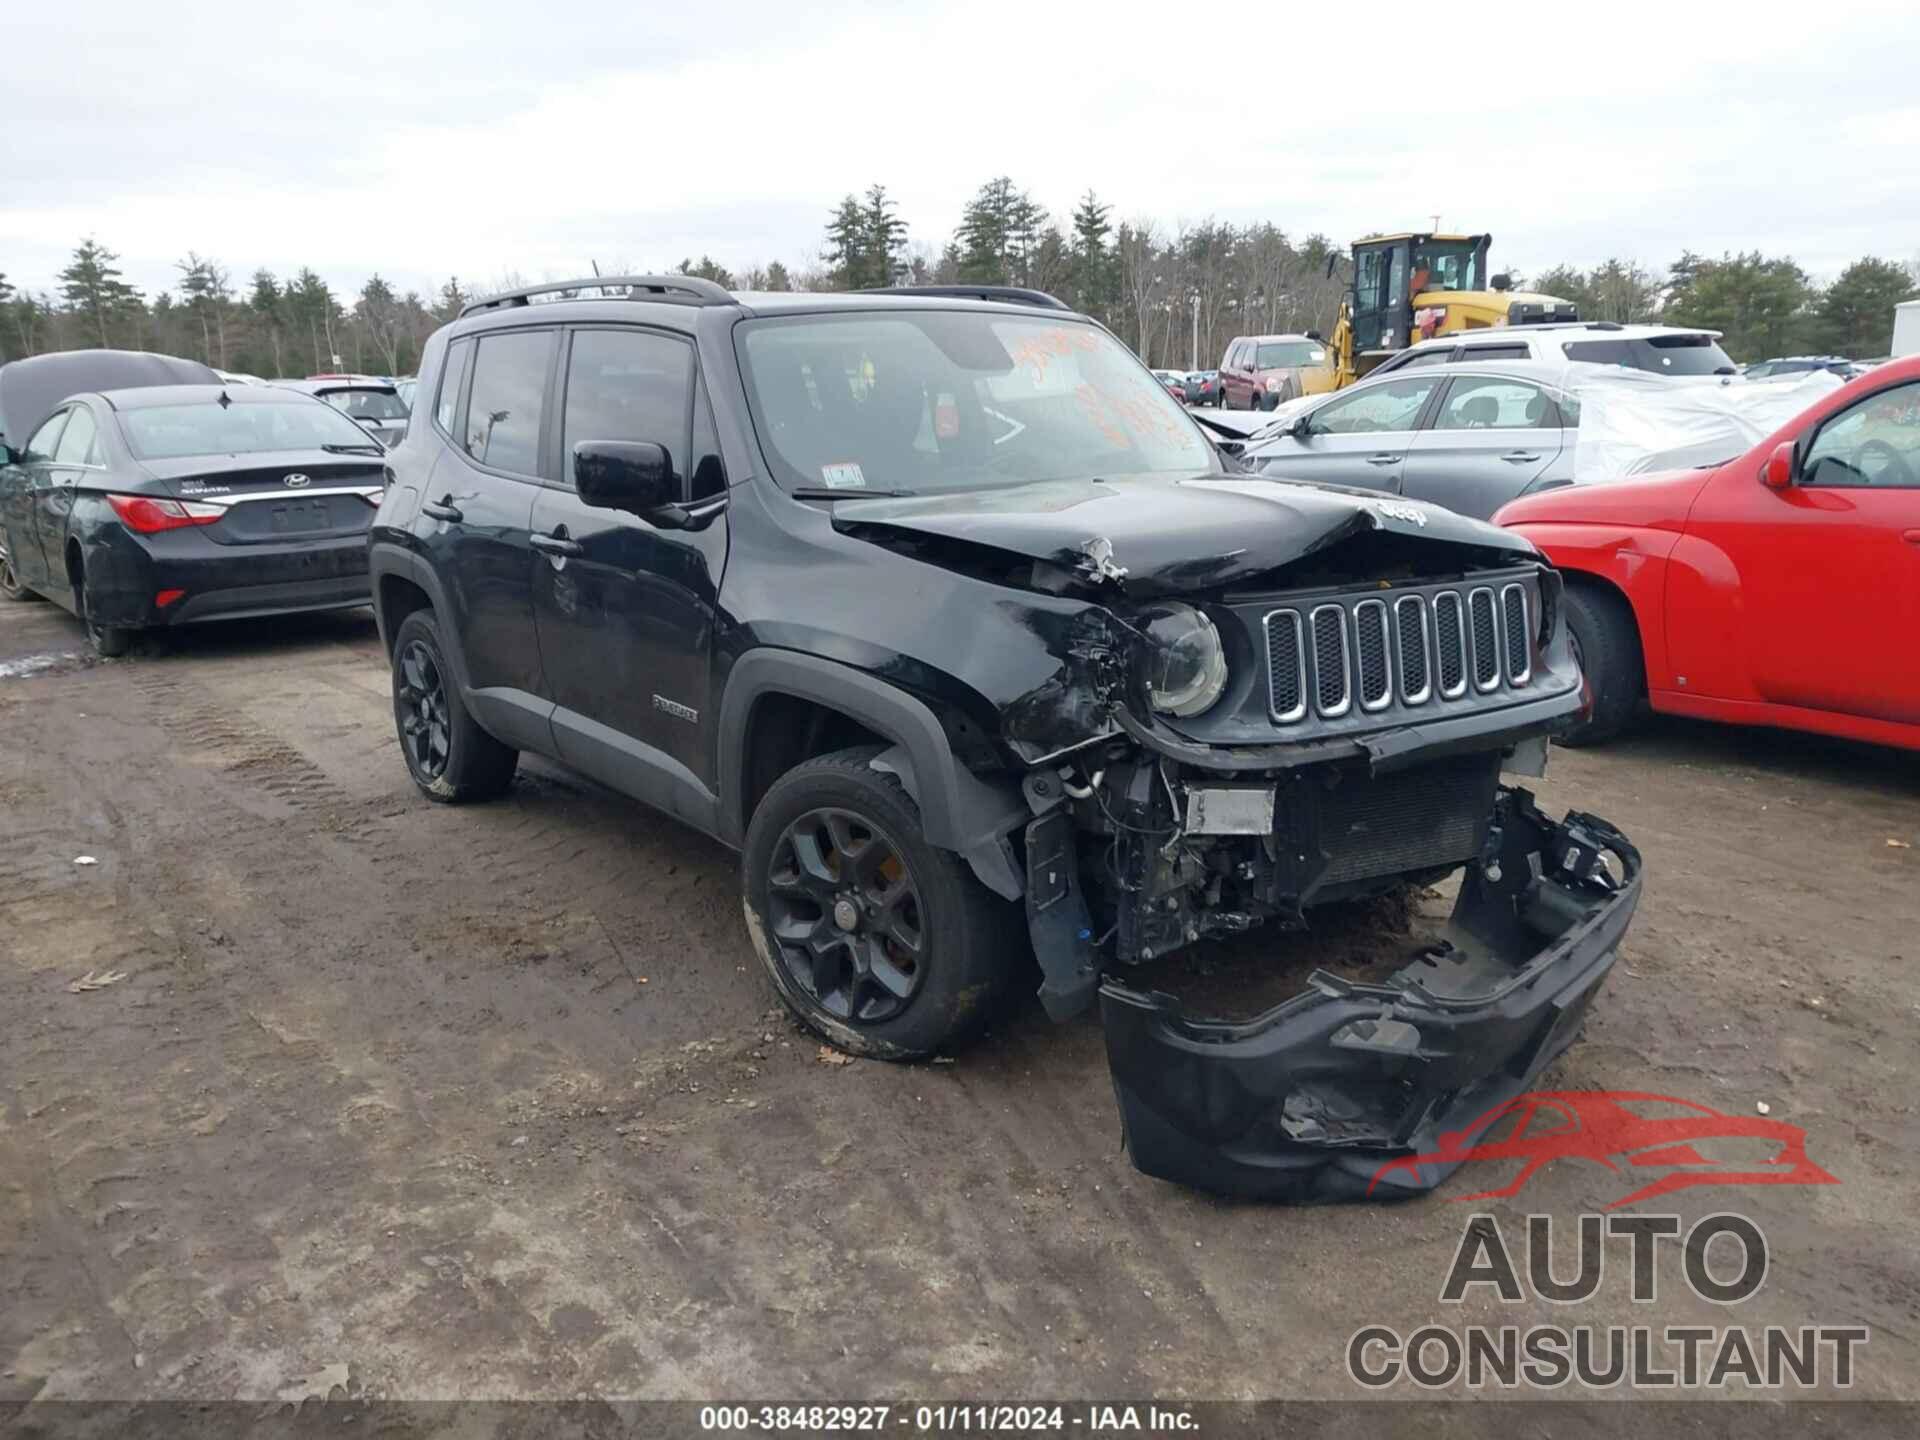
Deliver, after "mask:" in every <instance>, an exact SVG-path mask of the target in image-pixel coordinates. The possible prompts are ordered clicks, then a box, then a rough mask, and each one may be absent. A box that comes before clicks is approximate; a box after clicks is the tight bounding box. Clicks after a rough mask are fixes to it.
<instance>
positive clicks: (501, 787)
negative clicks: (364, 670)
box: [393, 610, 520, 805]
mask: <svg viewBox="0 0 1920 1440" xmlns="http://www.w3.org/2000/svg"><path fill="white" fill-rule="evenodd" d="M393 720H394V725H395V727H396V728H397V729H398V730H399V732H400V752H401V754H402V755H403V756H405V758H406V762H407V773H408V774H409V775H411V776H412V777H413V783H414V784H416V785H418V786H419V787H420V790H421V792H422V793H423V794H424V795H425V796H426V797H427V798H428V799H429V800H437V801H440V802H441V803H442V804H448V805H459V804H463V803H465V802H467V801H470V800H491V799H493V798H494V797H496V796H498V795H502V794H504V793H505V792H506V789H507V787H508V786H509V785H511V784H512V783H513V772H514V769H515V767H516V766H517V765H518V764H519V763H520V752H519V751H518V750H515V749H513V748H512V747H511V746H508V745H502V744H501V743H500V742H499V741H498V740H496V739H494V738H493V736H491V735H489V734H488V733H487V732H486V731H484V730H482V729H481V728H480V725H479V722H478V721H476V720H475V719H474V718H473V716H472V715H471V714H470V713H468V710H467V707H466V702H465V701H463V700H462V699H461V698H460V687H459V686H458V685H456V684H455V683H454V679H453V669H452V667H451V666H450V665H448V664H447V652H446V647H445V646H444V645H443V644H442V642H441V639H440V626H439V623H438V622H437V621H436V620H435V619H434V616H433V612H432V611H431V610H415V611H414V612H413V613H412V614H411V615H409V616H407V618H406V619H404V620H402V621H401V622H400V628H399V630H398V631H397V632H395V634H394V637H393Z"/></svg>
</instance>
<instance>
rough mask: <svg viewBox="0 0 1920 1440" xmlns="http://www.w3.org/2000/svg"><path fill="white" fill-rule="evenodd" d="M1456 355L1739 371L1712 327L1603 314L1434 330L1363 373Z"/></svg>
mask: <svg viewBox="0 0 1920 1440" xmlns="http://www.w3.org/2000/svg"><path fill="white" fill-rule="evenodd" d="M1462 360H1544V361H1549V362H1560V363H1567V362H1571V363H1574V364H1584V365H1619V366H1623V367H1624V368H1626V369H1628V370H1646V371H1649V372H1651V373H1652V374H1655V375H1684V376H1703V375H1705V376H1727V375H1736V374H1738V373H1739V367H1737V366H1736V365H1735V364H1734V363H1733V361H1732V360H1731V359H1729V358H1728V356H1727V352H1726V351H1724V350H1722V349H1721V348H1720V332H1719V331H1718V330H1690V329H1687V328H1685V327H1683V326H1677V325H1617V324H1614V323H1613V322H1611V321H1606V320H1592V321H1582V322H1579V323H1576V324H1569V325H1510V326H1503V327H1499V328H1495V329H1490V330H1475V331H1472V332H1470V333H1467V334H1463V335H1440V336H1436V337H1435V338H1434V339H1432V340H1422V341H1421V342H1420V343H1419V344H1418V345H1410V346H1408V347H1407V348H1406V349H1405V350H1402V351H1401V352H1400V353H1399V354H1398V355H1395V356H1394V357H1393V358H1392V359H1391V360H1387V361H1383V362H1382V363H1381V364H1379V365H1376V366H1375V367H1374V368H1373V369H1372V370H1370V371H1368V372H1367V373H1368V375H1370V376H1371V375H1385V374H1386V373H1388V372H1389V371H1392V370H1410V369H1414V368H1416V367H1419V366H1426V365H1449V364H1456V363H1458V362H1460V361H1462Z"/></svg>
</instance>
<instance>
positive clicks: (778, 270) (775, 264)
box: [767, 260, 793, 290]
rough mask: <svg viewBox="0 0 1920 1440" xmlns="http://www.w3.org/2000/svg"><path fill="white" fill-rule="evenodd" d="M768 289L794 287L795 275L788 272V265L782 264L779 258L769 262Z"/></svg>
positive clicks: (788, 288) (789, 288)
mask: <svg viewBox="0 0 1920 1440" xmlns="http://www.w3.org/2000/svg"><path fill="white" fill-rule="evenodd" d="M767 289H769V290H791V289H793V277H792V276H791V275H789V274H787V267H786V266H784V265H782V264H781V263H780V262H779V261H778V260H772V261H769V262H768V263H767Z"/></svg>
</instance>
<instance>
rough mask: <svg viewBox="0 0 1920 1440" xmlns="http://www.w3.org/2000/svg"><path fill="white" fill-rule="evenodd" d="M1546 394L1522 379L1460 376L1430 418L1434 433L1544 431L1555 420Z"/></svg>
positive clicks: (1493, 376)
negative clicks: (1454, 431)
mask: <svg viewBox="0 0 1920 1440" xmlns="http://www.w3.org/2000/svg"><path fill="white" fill-rule="evenodd" d="M1556 418H1557V417H1556V416H1555V414H1554V409H1553V403H1552V402H1551V401H1550V400H1548V399H1547V392H1546V391H1544V390H1542V389H1541V388H1540V387H1539V386H1538V385H1529V384H1527V383H1526V382H1525V381H1524V380H1508V379H1506V378H1504V377H1502V376H1498V375H1460V376H1456V377H1455V378H1454V380H1453V384H1452V388H1451V389H1449V390H1448V391H1447V398H1446V400H1445V401H1444V402H1443V403H1442V404H1441V406H1440V413H1439V414H1438V415H1437V416H1436V417H1435V418H1434V422H1433V428H1434V429H1435V430H1544V429H1548V428H1550V427H1551V426H1552V425H1553V424H1554V423H1555V420H1556Z"/></svg>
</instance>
